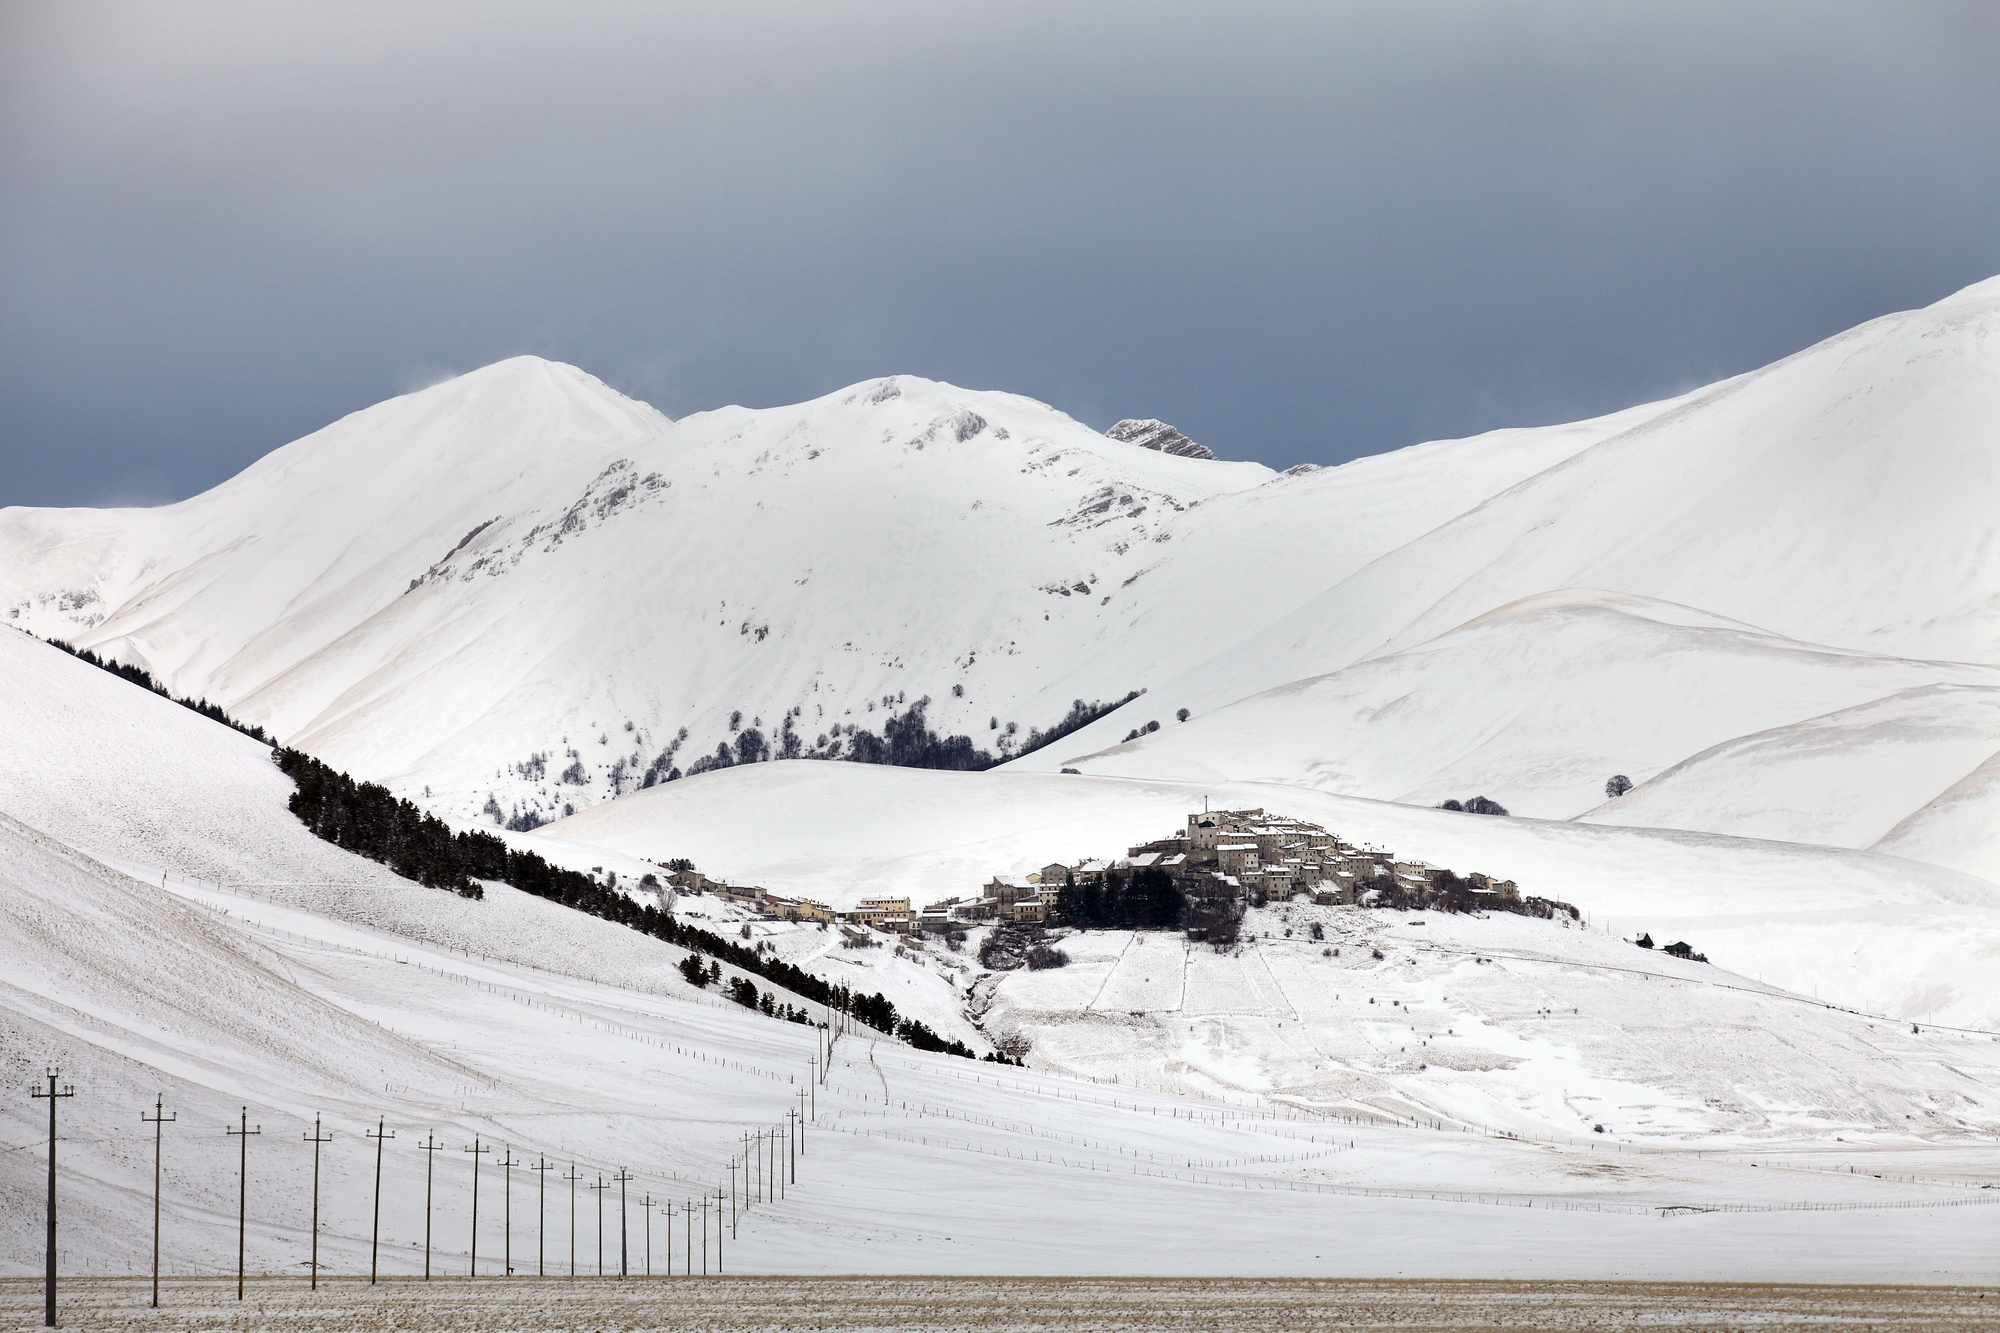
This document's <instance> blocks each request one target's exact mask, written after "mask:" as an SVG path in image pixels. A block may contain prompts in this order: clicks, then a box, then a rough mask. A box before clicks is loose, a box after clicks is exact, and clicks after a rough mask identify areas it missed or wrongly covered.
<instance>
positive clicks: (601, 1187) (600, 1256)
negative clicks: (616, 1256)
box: [584, 1175, 611, 1277]
mask: <svg viewBox="0 0 2000 1333" xmlns="http://www.w3.org/2000/svg"><path fill="white" fill-rule="evenodd" d="M584 1188H585V1189H587V1190H596V1191H597V1275H598V1276H599V1277H603V1276H604V1191H606V1190H608V1189H610V1188H611V1183H610V1182H609V1181H607V1180H606V1179H605V1178H604V1177H603V1176H601V1175H600V1176H598V1178H597V1183H596V1184H595V1185H585V1186H584Z"/></svg>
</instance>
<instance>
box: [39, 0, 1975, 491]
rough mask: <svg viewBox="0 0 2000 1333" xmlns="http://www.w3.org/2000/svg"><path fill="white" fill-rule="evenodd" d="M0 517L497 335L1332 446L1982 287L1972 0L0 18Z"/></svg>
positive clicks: (1425, 429)
mask: <svg viewBox="0 0 2000 1333" xmlns="http://www.w3.org/2000/svg"><path fill="white" fill-rule="evenodd" d="M0 24H4V25H5V26H4V31H0V79H4V86H0V173H4V179H5V181H6V183H7V184H6V188H5V190H4V191H3V192H0V253H3V254H4V258H0V265H4V268H0V284H4V292H5V295H4V304H0V357H3V358H4V364H0V465H4V470H0V503H8V502H21V503H94V502H103V501H107V500H115V499H126V500H159V499H167V498H173V497H178V496H182V495H186V494H189V493H191V492H193V491H196V490H199V489H201V488H203V487H205V486H208V485H211V484H213V483H214V482H216V481H218V480H220V479H221V478H222V477H224V476H226V475H228V474H229V473H230V472H232V471H234V470H235V469H237V468H239V467H241V466H242V465H243V464H245V463H247V462H248V461H249V460H251V459H252V458H254V457H256V456H257V455H259V454H261V453H263V452H265V451H266V450H268V449H270V448H272V447H275V446H276V445H278V444H281V443H283V442H284V441H286V440H288V439H291V438H293V437H295V436H297V435H300V434H303V433H305V432H306V431H308V430H311V429H313V428H315V427H317V426H319V425H322V424H324V423H325V422H326V421H328V420H330V419H332V418H333V417H335V416H337V415H339V414H341V413H342V412H345V411H350V410H352V409H354V408H357V407H361V406H365V405H366V404H368V403H370V402H373V401H375V400H377V399H379V398H382V397H384V396H387V395H388V394H390V393H394V392H397V391H399V390H402V389H406V388H410V387H413V386H415V385H416V384H419V383H422V382H425V381H427V380H429V379H435V378H438V377H440V376H442V375H444V374H447V373H450V372H453V371H459V370H465V369H470V368H471V367H473V366H476V365H479V364H482V363H484V362H486V361H490V360H493V359H496V358H498V357H502V356H506V355H510V354H513V353H516V352H523V351H530V352H536V353H540V354H542V355H546V356H552V357H557V358H560V359H563V360H567V361H572V362H575V363H577V364H579V365H581V366H583V367H585V368H586V369H589V370H591V371H593V372H595V373H597V374H599V375H601V376H603V377H604V378H605V379H607V380H609V381H610V382H611V383H613V384H615V385H617V386H618V387H620V388H622V389H625V390H626V391H627V392H630V393H633V394H636V395H637V396H640V397H643V398H646V399H647V400H649V401H651V402H653V403H655V404H657V405H658V406H659V407H661V408H662V409H663V410H665V411H667V412H668V413H670V414H673V415H680V414H682V413H685V412H689V411H694V410H699V409H702V408H706V407H713V406H718V405H721V404H723V403H727V402H743V403H749V404H769V403H778V402H788V401H795V400H797V399H800V398H804V397H809V396H812V395H814V394H818V393H823V392H826V391H828V390H831V389H834V388H837V387H839V386H841V385H843V384H846V383H850V382H852V381H854V380H857V379H861V378H865V377H867V376H870V375H877V374H885V373H889V372H896V371H901V372H909V373H916V374H922V375H929V376H934V377H936V378H940V379H947V380H951V381H953V382H955V383H959V384H964V385H968V386H974V387H982V388H1005V389H1012V390H1016V391H1019V392H1023V393H1028V394H1031V395H1034V396H1035V397H1039V398H1043V399H1045V400H1048V401H1050V402H1053V403H1055V404H1057V405H1058V406H1060V407H1063V408H1064V409H1066V410H1068V411H1070V412H1072V413H1073V414H1074V415H1077V416H1079V417H1081V418H1082V419H1084V420H1086V421H1088V422H1090V423H1091V424H1093V425H1097V426H1099V427H1102V426H1104V425H1107V424H1109V422H1110V421H1112V420H1114V419H1116V418H1117V417H1120V416H1127V415H1146V416H1160V417H1164V418H1167V419H1169V420H1171V421H1173V422H1175V423H1176V424H1177V425H1179V426H1180V427H1181V428H1182V429H1183V430H1185V431H1187V433H1189V434H1190V435H1192V436H1194V437H1195V438H1197V439H1199V440H1202V441H1203V442H1205V443H1208V444H1211V445H1213V446H1214V447H1216V448H1217V449H1218V450H1220V451H1221V452H1224V453H1225V454H1231V455H1235V456H1248V457H1256V458H1261V459H1264V460H1265V461H1268V462H1271V463H1274V464H1278V465H1284V464H1288V463H1293V462H1299V461H1316V462H1333V461H1338V460H1341V459H1344V458H1347V457H1351V456H1354V455H1356V454H1359V453H1367V452H1374V451H1377V450H1381V449H1385V448H1392V447H1395V446H1398V445H1401V444H1406V443H1410V442H1413V441H1415V440H1417V439H1420V438H1425V437H1430V436H1437V435H1445V434H1465V433H1469V432H1472V431H1476V430H1482V429H1487V428H1490V427H1493V426H1499V425H1509V424H1531V423H1536V422H1545V421H1553V420H1561V419H1565V418H1570V417H1576V416H1581V415H1586V414H1590V413H1594V412H1598V411H1605V410H1609V409H1612V408H1616V407H1620V406H1624V405H1626V404H1628V403H1631V402H1635V401H1639V400H1641V399H1644V398H1647V397H1654V396H1659V395H1662V394H1666V393H1669V392H1672V391H1674V390H1677V389H1680V388H1685V387H1688V386H1691V385H1693V384H1695V383H1699V382H1701V381H1704V380H1707V379H1712V378H1715V377H1718V376H1720V375H1724V374H1728V373H1731V372H1734V371H1738V370H1743V369H1747V368H1749V367H1751V366H1754V365H1757V364H1760V363H1762V362H1764V361H1767V360H1770V359H1773V358H1775V357H1777V356H1781V355H1783V354H1785V353H1788V352H1790V351H1793V350H1796V349H1797V348H1798V347H1800V346H1802V345H1804V344H1806V343H1808V342H1810V341H1812V340H1814V339H1816V338H1819V337H1823V336H1825V335H1827V334H1829V333H1832V332H1835V331H1837V330H1838V329H1840V328H1843V327H1845V326H1847V325H1849V324H1852V323H1855V322H1858V321H1860V320H1862V319H1865V318H1868V317H1870V316H1872V315H1875V314H1879V313H1883V312H1886V311H1888V310H1892V309H1897V308H1903V307H1907V306H1911V305H1917V304H1922V303H1925V302H1928V301H1931V300H1935V299H1936V298H1938V297H1940V296H1942V295H1944V294H1946V293H1947V292H1949V291H1951V290H1953V289H1955V288H1957V287H1959V286H1963V285H1965V284H1966V283H1969V282H1973V281H1976V280H1978V279H1980V278H1983V277H1986V276H1989V275H1991V274H1993V273H1995V272H2000V79H1995V78H1994V76H1993V70H1994V69H1995V68H1996V67H2000V8H1996V7H1995V6H1993V5H1991V4H1988V3H1984V2H1983V0H1980V2H1976V3H1970V4H1962V5H1960V4H1954V5H1924V4H1897V5H1880V4H1869V5H1842V4H1836V3H1827V2H1824V0H1822V2H1818V3H1810V4H1771V5H1762V6H1756V5H1742V4H1732V5H1714V6H1702V5H1695V4H1687V3H1676V4H1671V5H1667V4H1662V5H1658V6H1640V5H1603V4H1591V5H1578V4H1535V3H1506V4H1476V3H1463V4H1438V5H1397V6H1331V5H1316V6H1261V7H1260V6H1244V5H1231V6H1213V7H1209V6H1173V5H1161V4H1151V5H1130V6H1114V5H1089V4H1084V5H1074V4H1072V5H1037V4H1029V3H1017V4H1009V5H1004V6H1003V5H991V6H951V5H939V4H935V3H931V4H886V3H869V4H850V5H837V4H827V3H824V2H823V0H822V2H821V3H810V4H807V3H801V4H772V5H761V6H760V5H755V4H743V3H731V4H726V5H710V6H702V5H673V6H664V7H663V6H627V5H597V6H589V5H548V6H508V5H495V4H476V5H474V4H465V5H452V4H434V5H421V4H407V3H404V4H395V5H383V6H376V7H370V6H363V5H354V4H344V5H339V6H327V7H323V8H321V7H314V6H302V5H285V6H272V5H267V4H255V5H251V4H244V5H226V4H181V5H174V6H161V5H155V4H136V5H130V6H119V5H74V4H45V5H36V4H29V3H16V4H13V5H10V6H8V7H7V8H6V9H5V11H4V18H0Z"/></svg>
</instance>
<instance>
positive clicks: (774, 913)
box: [667, 870, 917, 935]
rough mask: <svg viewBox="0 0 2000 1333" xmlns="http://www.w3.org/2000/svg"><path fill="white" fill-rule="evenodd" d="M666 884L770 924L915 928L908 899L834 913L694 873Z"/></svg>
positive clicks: (681, 873) (677, 874) (809, 901)
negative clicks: (709, 897)
mask: <svg viewBox="0 0 2000 1333" xmlns="http://www.w3.org/2000/svg"><path fill="white" fill-rule="evenodd" d="M667 882H668V883H669V884H671V885H672V886H673V887H674V888H676V889H679V890H681V891H682V892H684V893H712V894H714V895H715V896H716V897H718V898H721V899H722V900H723V901H724V902H731V903H735V904H736V905H737V906H738V907H747V908H749V909H750V910H751V911H753V912H755V913H756V914H757V915H758V916H761V917H766V918H768V919H770V920H773V921H816V922H821V923H824V924H828V925H831V924H834V923H836V922H837V923H841V924H845V925H851V926H873V927H875V928H876V929H878V930H889V931H896V932H898V933H901V934H906V935H907V934H909V933H911V932H913V931H915V930H916V928H917V918H916V913H914V912H913V911H912V910H911V909H910V900H909V899H908V898H863V899H862V900H861V901H860V902H858V903H856V904H855V905H854V906H853V907H851V908H849V909H848V910H847V911H845V912H837V911H835V910H834V909H833V908H831V907H828V906H827V905H826V904H825V903H823V902H821V901H819V899H817V898H805V897H795V898H787V897H785V896H783V895H781V894H776V893H773V892H771V891H770V890H769V889H765V888H760V887H758V886H757V885H755V884H730V883H728V882H726V881H724V880H719V879H710V878H709V877H708V876H706V875H704V874H702V873H701V872H700V871H698V870H676V871H673V872H671V873H670V874H668V876H667Z"/></svg>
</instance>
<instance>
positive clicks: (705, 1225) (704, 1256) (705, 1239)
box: [701, 1194, 708, 1277]
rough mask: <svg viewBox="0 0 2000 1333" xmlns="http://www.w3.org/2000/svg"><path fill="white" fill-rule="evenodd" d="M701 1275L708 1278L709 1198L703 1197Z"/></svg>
mask: <svg viewBox="0 0 2000 1333" xmlns="http://www.w3.org/2000/svg"><path fill="white" fill-rule="evenodd" d="M701 1275H702V1276H703V1277H707V1276H708V1196H707V1195H706V1194H704V1195H702V1196H701Z"/></svg>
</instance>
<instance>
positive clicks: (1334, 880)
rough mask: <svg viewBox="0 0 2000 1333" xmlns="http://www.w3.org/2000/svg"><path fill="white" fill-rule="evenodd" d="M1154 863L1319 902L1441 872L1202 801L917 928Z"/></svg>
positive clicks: (999, 918)
mask: <svg viewBox="0 0 2000 1333" xmlns="http://www.w3.org/2000/svg"><path fill="white" fill-rule="evenodd" d="M1138 870H1159V871H1162V872H1164V873H1165V874H1167V875H1168V876H1170V877H1171V878H1172V879H1173V880H1174V882H1175V883H1176V884H1177V885H1178V886H1179V887H1180V889H1181V891H1182V892H1183V893H1185V894H1186V895H1188V896H1189V897H1191V898H1206V897H1224V898H1228V899H1231V900H1234V901H1244V900H1251V901H1256V900H1259V899H1261V900H1264V901H1276V902H1284V901H1287V900H1289V899H1291V898H1293V897H1296V896H1297V895H1299V894H1308V895H1310V896H1311V898H1312V900H1313V901H1314V902H1315V903H1318V904H1320V905H1322V906H1330V905H1338V904H1346V905H1366V903H1367V902H1368V901H1369V894H1370V893H1371V892H1372V891H1373V890H1374V889H1375V888H1376V887H1378V886H1380V885H1381V884H1382V883H1383V882H1384V881H1385V880H1386V881H1394V882H1396V883H1398V884H1400V885H1401V886H1402V887H1404V888H1406V889H1410V890H1413V891H1414V890H1419V889H1423V888H1427V887H1429V886H1431V885H1433V884H1435V883H1436V882H1437V881H1438V880H1439V879H1440V878H1441V877H1442V876H1444V875H1445V874H1446V873H1448V872H1447V871H1446V870H1445V869H1444V868H1443V867H1440V866H1434V865H1431V864H1429V863H1428V862H1425V861H1406V860H1402V859H1399V858H1398V857H1396V856H1395V855H1394V854H1392V853H1391V852H1389V851H1388V850H1387V849H1385V848H1381V847H1376V846H1372V845H1370V844H1366V843H1363V844H1358V845H1357V844H1354V843H1350V842H1347V841H1346V840H1344V839H1342V838H1341V837H1340V836H1339V835H1337V834H1333V833H1329V832H1327V831H1326V830H1325V829H1324V828H1322V827H1320V826H1319V825H1318V824H1310V823H1307V822H1305V821H1304V820H1298V819H1285V818H1282V817H1279V816H1276V815H1271V814H1267V813H1266V812H1265V811H1263V810H1261V809H1256V810H1203V811H1201V812H1199V813H1196V814H1190V815H1189V816H1188V817H1187V828H1186V830H1185V831H1180V832H1175V833H1174V834H1172V835H1171V836H1169V837H1165V838H1160V839H1156V840H1155V841H1152V842H1146V843H1141V844H1139V845H1138V846H1136V847H1129V848H1127V849H1126V854H1125V855H1124V856H1123V857H1120V858H1118V859H1116V860H1112V861H1096V860H1085V861H1079V862H1077V863H1075V864H1073V865H1071V864H1065V863H1063V862H1060V861H1058V862H1054V863H1052V864H1049V865H1046V866H1043V867H1042V868H1041V869H1040V870H1038V871H1033V872H1030V873H1029V874H1026V875H1019V876H1014V875H995V876H994V877H993V878H992V880H991V881H989V882H988V883H987V884H986V885H984V886H983V887H982V889H981V891H980V894H979V896H978V897H977V898H972V899H960V898H947V899H945V900H943V901H942V902H937V903H933V904H931V905H930V906H928V907H926V908H924V910H923V911H922V912H921V913H920V914H919V917H918V920H919V924H920V926H921V927H922V928H924V929H933V930H947V929H950V928H952V927H953V926H954V925H958V924H985V923H1004V924H1032V923H1039V922H1041V921H1044V920H1046V919H1047V918H1048V915H1049V913H1050V912H1051V911H1053V910H1054V908H1055V902H1056V895H1057V894H1058V893H1060V892H1061V891H1062V889H1063V887H1064V886H1065V885H1071V884H1075V885H1088V884H1089V883H1091V882H1092V881H1094V880H1095V881H1101V880H1102V879H1103V877H1104V875H1105V874H1106V873H1107V872H1110V871H1119V872H1121V873H1129V872H1132V871H1138ZM1461 878H1463V879H1465V880H1466V881H1468V882H1470V883H1471V884H1472V886H1473V893H1474V895H1475V896H1484V895H1489V894H1490V895H1491V896H1492V898H1493V900H1494V902H1495V904H1496V905H1498V904H1500V903H1513V902H1518V901H1519V899H1520V891H1519V889H1518V888H1516V886H1515V884H1514V882H1513V881H1512V880H1503V879H1496V878H1494V877H1493V876H1491V875H1484V874H1480V873H1478V872H1474V873H1472V874H1469V875H1465V876H1462V877H1461Z"/></svg>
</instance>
